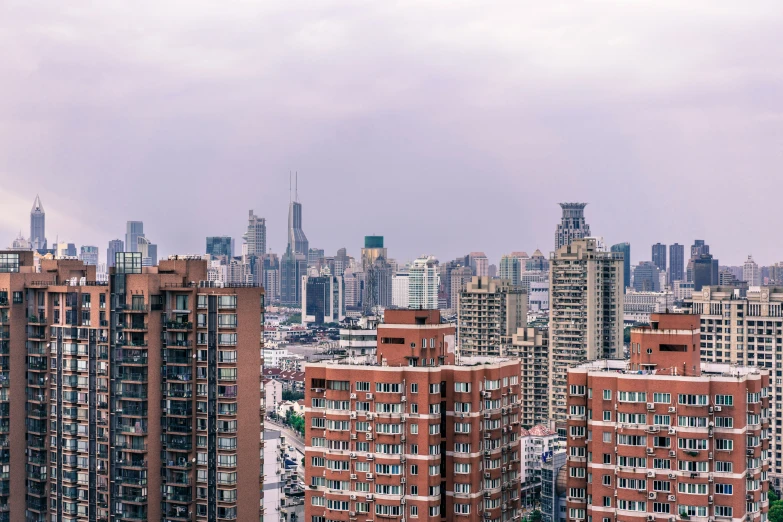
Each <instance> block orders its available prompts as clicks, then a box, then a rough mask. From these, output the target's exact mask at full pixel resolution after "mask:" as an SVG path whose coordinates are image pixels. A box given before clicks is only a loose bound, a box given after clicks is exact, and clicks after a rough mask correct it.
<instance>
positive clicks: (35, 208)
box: [30, 194, 44, 212]
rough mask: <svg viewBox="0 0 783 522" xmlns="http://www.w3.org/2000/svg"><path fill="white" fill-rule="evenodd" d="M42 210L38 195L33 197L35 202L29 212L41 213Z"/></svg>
mask: <svg viewBox="0 0 783 522" xmlns="http://www.w3.org/2000/svg"><path fill="white" fill-rule="evenodd" d="M43 211H44V208H43V205H42V204H41V198H40V197H39V196H38V194H36V195H35V201H33V209H32V210H31V211H30V212H43Z"/></svg>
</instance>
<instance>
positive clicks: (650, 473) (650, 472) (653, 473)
mask: <svg viewBox="0 0 783 522" xmlns="http://www.w3.org/2000/svg"><path fill="white" fill-rule="evenodd" d="M647 476H648V477H654V476H655V472H654V471H648V472H647Z"/></svg>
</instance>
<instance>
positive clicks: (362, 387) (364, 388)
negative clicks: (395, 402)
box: [356, 381, 370, 392]
mask: <svg viewBox="0 0 783 522" xmlns="http://www.w3.org/2000/svg"><path fill="white" fill-rule="evenodd" d="M356 391H360V392H368V391H370V383H369V382H366V381H357V383H356Z"/></svg>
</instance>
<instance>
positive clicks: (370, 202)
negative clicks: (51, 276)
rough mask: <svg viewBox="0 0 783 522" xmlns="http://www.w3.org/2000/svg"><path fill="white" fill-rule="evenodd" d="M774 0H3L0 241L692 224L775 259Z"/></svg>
mask: <svg viewBox="0 0 783 522" xmlns="http://www.w3.org/2000/svg"><path fill="white" fill-rule="evenodd" d="M88 4H90V5H88ZM781 34H783V6H781V3H780V1H779V0H774V1H765V0H756V1H754V2H738V1H735V2H722V1H716V0H705V1H694V0H688V1H687V2H683V1H681V0H678V1H671V2H667V1H656V2H652V1H649V2H629V1H626V0H623V1H617V2H608V1H605V2H588V1H582V2H571V1H569V2H562V3H560V2H520V1H509V2H501V1H496V2H479V1H472V2H463V1H448V2H447V1H444V0H440V1H437V2H428V1H415V2H395V1H390V2H386V1H375V2H366V1H362V2H347V1H340V2H331V1H326V0H318V1H307V2H296V1H294V2H271V1H267V2H260V1H248V2H240V1H231V2H225V1H223V2H205V1H201V0H188V1H172V0H167V1H165V2H159V1H156V2H151V1H135V2H123V3H119V2H111V1H105V2H97V3H87V2H54V1H52V2H39V1H33V0H23V1H14V0H5V1H3V2H1V3H0V48H2V52H1V53H0V198H2V199H0V200H1V201H2V204H3V212H1V213H0V244H1V245H3V246H5V245H6V244H10V242H11V240H12V239H13V237H15V236H16V234H17V233H18V231H19V229H20V228H21V229H22V230H23V232H24V234H25V235H27V234H28V233H29V217H28V213H29V210H30V207H31V206H32V202H33V199H34V198H35V194H36V192H39V193H40V194H41V199H42V201H43V204H44V206H45V208H46V211H47V236H48V237H49V240H50V242H51V241H53V240H54V239H55V236H56V235H58V234H59V238H60V240H67V241H72V242H75V243H77V244H97V245H98V246H99V247H100V249H101V258H104V256H105V248H106V244H107V242H108V240H109V239H112V238H115V237H123V234H124V230H125V221H126V220H128V219H140V220H143V221H144V222H145V231H146V232H147V236H148V237H150V238H151V239H152V240H153V241H155V242H157V243H158V244H159V245H160V247H159V248H160V252H161V254H162V255H163V254H169V253H201V252H203V249H204V237H205V236H206V235H222V234H229V235H233V236H235V237H236V238H237V244H238V245H239V244H241V242H240V241H239V238H240V236H241V234H242V233H243V232H244V228H245V226H246V218H247V211H248V209H250V208H253V209H255V211H256V212H257V213H259V214H260V215H262V216H264V217H266V218H267V226H268V236H269V246H271V247H272V248H273V250H274V251H276V252H282V251H283V250H284V248H285V241H286V236H285V232H286V219H287V205H288V172H289V170H294V171H298V172H299V197H300V200H301V201H302V203H303V205H304V212H303V219H304V230H305V232H306V233H307V236H308V238H309V240H310V245H311V246H314V247H320V248H324V249H325V250H326V251H327V254H333V253H334V252H335V251H336V249H337V248H339V247H342V246H345V247H347V248H348V251H349V253H352V254H354V255H357V254H358V251H359V248H360V247H361V245H362V240H363V236H364V235H366V234H380V235H384V236H386V243H387V246H388V247H389V250H390V256H392V257H395V258H397V259H400V260H405V259H409V258H413V257H415V256H417V255H419V254H422V253H432V254H434V255H436V256H438V257H439V258H440V259H442V260H446V259H452V258H454V257H455V256H457V255H459V254H464V253H467V252H470V251H472V250H483V251H485V252H486V253H487V254H488V255H489V256H490V258H491V261H492V262H497V258H498V257H499V256H500V255H501V254H502V253H505V252H510V251H513V250H527V251H528V252H529V253H532V251H533V250H534V249H535V248H536V247H538V248H540V249H541V250H542V251H544V252H548V251H549V250H551V249H552V244H553V240H554V239H553V238H554V228H555V225H556V223H557V222H558V220H559V211H560V209H559V206H558V205H557V203H558V202H559V201H588V202H589V206H588V207H587V216H588V221H589V223H590V225H591V228H592V230H593V233H594V234H595V235H602V236H604V238H605V239H606V241H607V242H609V243H615V242H620V241H629V242H631V244H632V258H633V260H634V262H636V261H637V260H639V259H649V257H650V245H651V244H652V243H655V242H657V241H661V242H664V243H673V242H675V241H677V242H679V243H684V244H686V246H687V245H690V244H691V243H692V241H693V239H694V238H697V237H698V238H703V239H705V240H707V242H708V243H709V244H710V245H711V247H712V251H713V252H714V253H715V254H716V256H717V257H718V258H719V259H720V261H721V264H739V263H741V262H742V261H743V260H744V258H745V256H746V255H747V254H749V253H752V254H753V255H754V257H755V258H756V260H757V261H758V262H759V263H760V264H769V263H772V262H775V261H779V260H783V245H781V242H780V240H779V239H780V234H779V231H780V223H781V218H780V217H779V215H778V212H779V208H780V202H781V191H780V187H781V185H782V183H781V180H782V178H781V174H780V170H781V160H782V159H783V147H782V146H781V139H782V138H783V132H782V131H783V103H782V102H783V98H782V96H781V92H783V46H781V45H780V35H781Z"/></svg>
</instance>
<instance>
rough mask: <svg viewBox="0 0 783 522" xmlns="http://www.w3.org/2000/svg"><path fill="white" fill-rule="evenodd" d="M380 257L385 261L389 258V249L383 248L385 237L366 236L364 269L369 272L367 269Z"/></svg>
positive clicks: (363, 252) (363, 250)
mask: <svg viewBox="0 0 783 522" xmlns="http://www.w3.org/2000/svg"><path fill="white" fill-rule="evenodd" d="M379 257H382V258H383V259H384V260H386V259H388V257H389V254H388V252H387V249H386V248H385V247H384V246H383V236H364V248H362V268H363V269H364V270H367V267H368V266H369V265H371V264H373V263H374V262H375V260H376V259H378V258H379Z"/></svg>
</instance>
